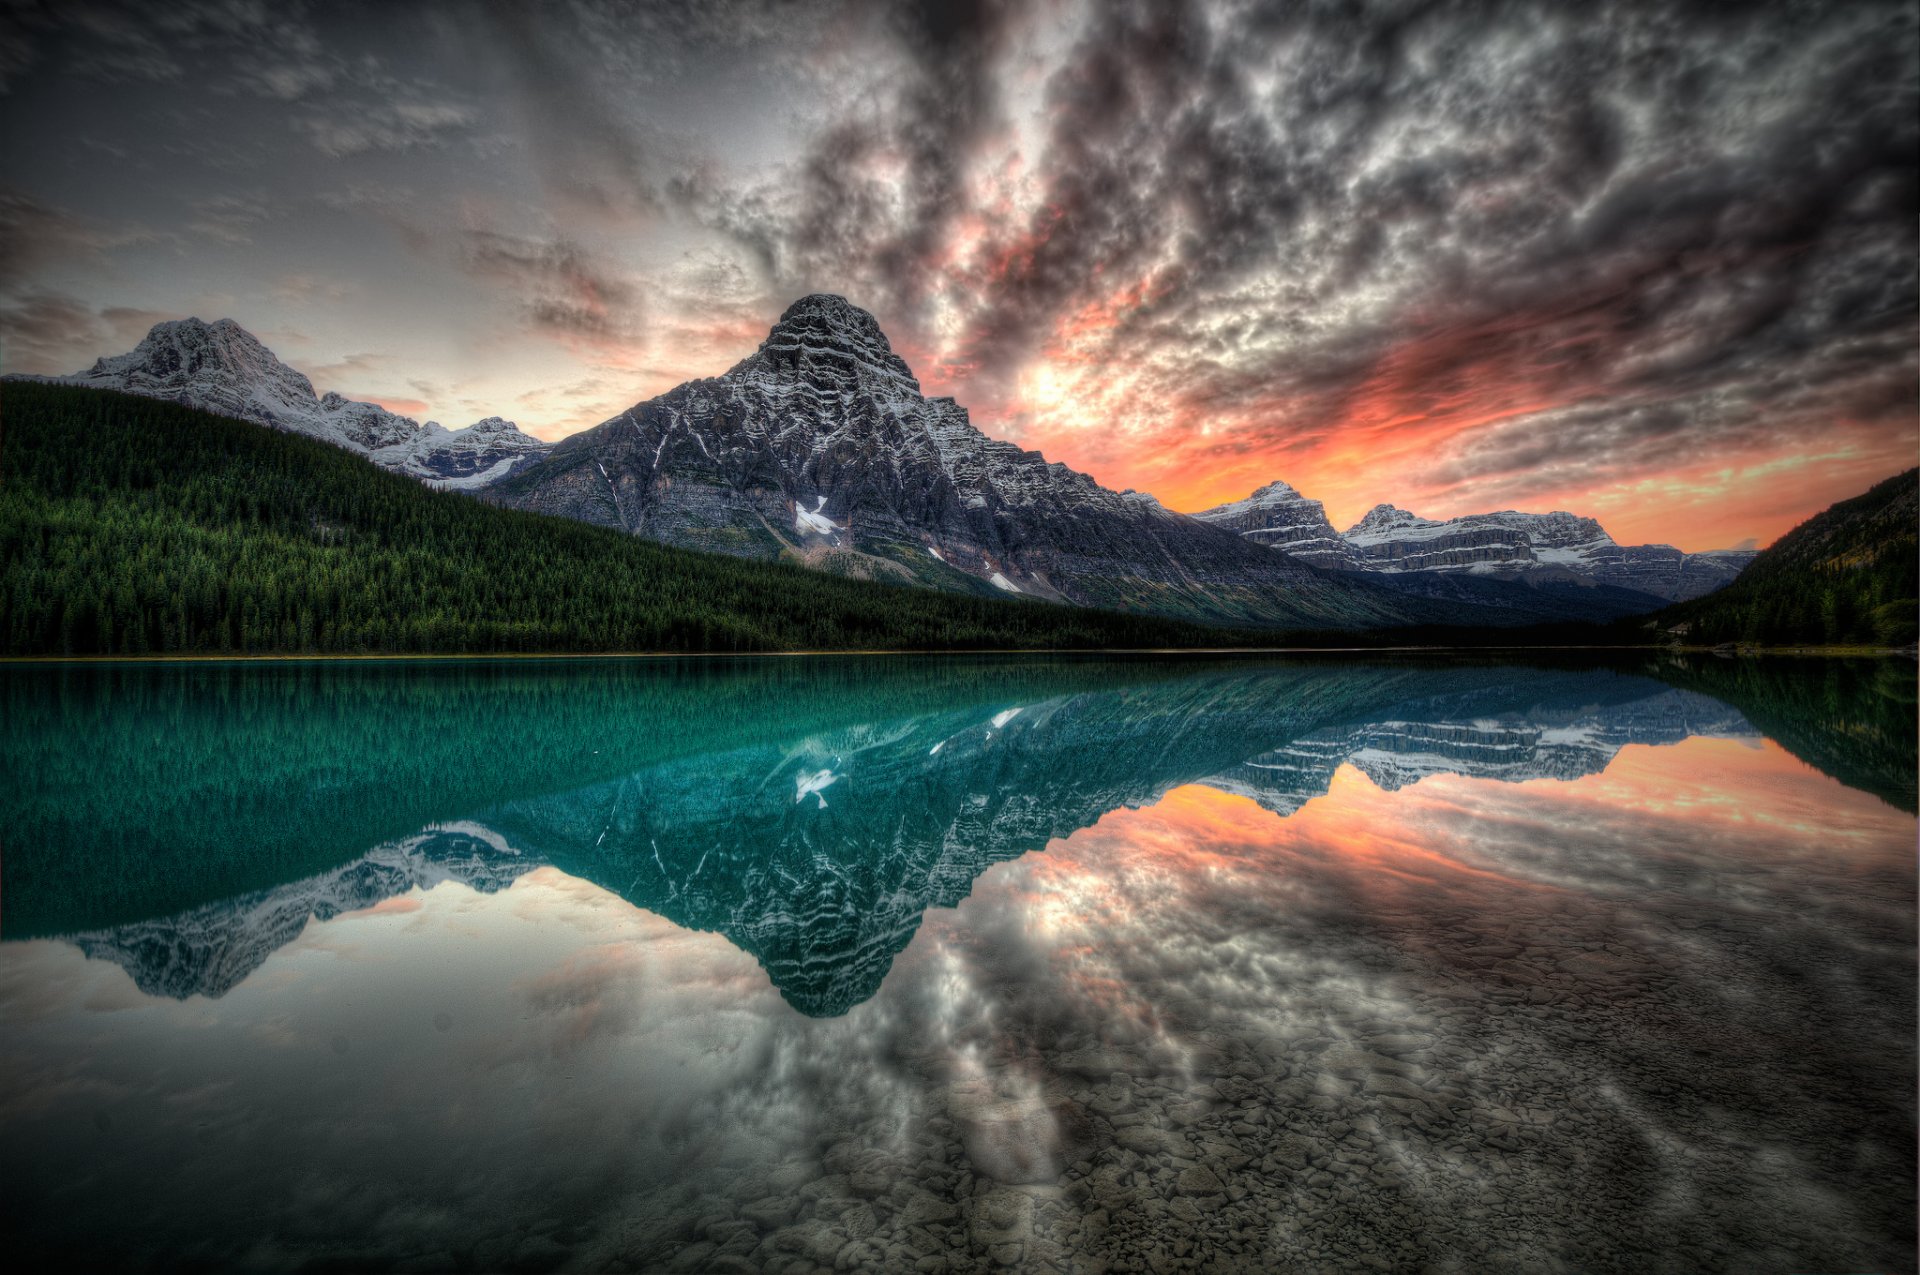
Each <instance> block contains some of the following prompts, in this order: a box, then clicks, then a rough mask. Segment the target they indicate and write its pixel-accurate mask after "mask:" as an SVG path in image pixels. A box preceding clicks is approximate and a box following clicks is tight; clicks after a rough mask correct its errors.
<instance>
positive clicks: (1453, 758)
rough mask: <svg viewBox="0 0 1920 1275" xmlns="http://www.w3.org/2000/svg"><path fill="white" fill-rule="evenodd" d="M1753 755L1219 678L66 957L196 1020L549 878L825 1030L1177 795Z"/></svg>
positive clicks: (434, 842) (309, 886)
mask: <svg viewBox="0 0 1920 1275" xmlns="http://www.w3.org/2000/svg"><path fill="white" fill-rule="evenodd" d="M1409 692H1417V693H1415V694H1411V695H1410V694H1409ZM1755 734H1756V732H1754V731H1753V729H1752V728H1751V727H1750V726H1748V725H1747V723H1746V721H1745V719H1744V718H1743V717H1742V716H1741V714H1740V713H1739V712H1737V711H1736V710H1734V709H1731V708H1729V707H1727V706H1726V705H1725V704H1722V703H1720V702H1719V701H1717V700H1713V699H1710V698H1708V697H1706V696H1703V695H1697V694H1692V693H1689V692H1685V691H1676V690H1672V689H1669V688H1666V687H1664V686H1661V685H1660V684H1659V683H1656V682H1652V681H1650V680H1647V679H1642V678H1632V677H1618V676H1615V675H1612V674H1604V673H1601V674H1596V673H1570V672H1566V673H1559V672H1548V671H1541V670H1512V669H1506V670H1486V669H1480V670H1459V671H1457V672H1449V673H1447V674H1444V675H1440V676H1437V677H1436V676H1435V675H1432V674H1428V675H1426V676H1424V677H1420V678H1408V677H1406V676H1405V675H1404V674H1403V673H1400V672H1396V671H1389V670H1376V671H1375V675H1373V676H1368V675H1365V674H1364V673H1356V674H1355V675H1353V676H1346V675H1342V676H1337V677H1326V676H1321V675H1304V676H1303V675H1300V674H1299V673H1297V672H1289V673H1280V674H1275V673H1239V674H1225V675H1210V676H1202V677H1193V678H1184V679H1175V680H1170V681H1165V682H1160V683H1157V684H1149V685H1145V686H1135V687H1130V688H1127V689H1122V690H1094V691H1080V692H1073V693H1067V694H1063V695H1058V696H1054V697H1050V698H1043V699H1040V700H1038V701H1027V702H1018V703H1006V704H1002V703H999V702H997V701H990V702H987V703H981V704H977V705H974V706H971V707H963V708H954V709H947V710H942V711H937V712H933V713H928V714H924V715H920V716H910V717H904V718H898V719H893V720H882V721H875V722H867V723H850V724H846V725H842V726H837V727H833V728H830V729H827V730H824V731H820V732H817V733H812V734H808V735H805V736H803V737H801V738H798V739H791V738H774V737H768V738H761V739H753V740H750V741H742V742H740V743H739V744H737V745H736V746H734V747H728V748H722V749H720V750H719V751H707V752H699V753H696V754H691V755H687V756H683V757H678V758H674V759H671V760H667V761H664V762H662V763H660V764H657V765H653V766H650V767H648V768H646V769H644V770H641V771H638V772H635V773H632V774H628V775H623V776H620V777H617V778H613V779H607V780H601V781H598V782H594V783H590V784H587V785H585V786H583V787H578V788H573V789H569V790H565V791H560V792H556V793H553V794H551V795H548V796H541V797H529V798H520V799H515V800H511V801H507V802H505V803H502V804H499V805H496V806H492V807H489V808H485V809H482V810H479V811H476V812H475V813H474V814H473V815H472V816H471V817H470V818H468V819H466V820H462V821H460V822H457V823H451V824H439V825H435V826H432V827H429V828H427V829H425V830H423V831H422V832H420V833H418V834H415V835H413V836H409V837H405V838H402V839H400V840H399V841H396V842H393V843H390V844H383V845H381V846H378V847H375V848H374V849H373V850H371V851H369V852H368V853H367V854H365V855H364V856H362V857H360V858H358V859H355V860H353V861H351V862H349V863H347V864H345V865H342V866H340V867H338V868H335V869H333V870H331V871H327V872H324V873H321V874H319V875H316V876H311V877H307V878H303V879H300V880H297V881H293V882H290V883H288V884H285V885H282V886H278V887H274V888H271V889H266V890H259V891H255V892H252V893H249V894H246V895H243V896H240V897H238V898H234V899H231V900H227V901H223V902H216V903H210V904H206V905H203V906H199V907H195V908H192V909H189V910H187V911H185V912H183V913H179V914H176V915H173V916H169V917H163V918H157V919H151V920H145V921H140V922H136V923H133V924H128V925H121V926H117V927H113V928H111V929H105V930H98V931H89V932H84V933H79V934H74V935H71V936H69V937H70V938H71V940H72V941H73V942H75V943H77V944H78V945H79V946H80V947H81V948H82V949H83V950H85V951H86V952H87V954H88V955H89V956H93V957H97V958H101V959H107V960H112V961H115V962H116V963H118V964H121V965H122V966H124V967H125V968H127V969H128V971H129V972H130V973H131V974H132V976H133V978H134V980H135V982H136V984H137V985H138V986H140V987H141V988H142V989H143V990H145V991H147V992H149V993H150V994H155V995H168V996H174V997H181V998H184V997H186V996H189V995H195V994H199V995H207V996H218V995H220V994H222V993H224V992H225V991H227V990H229V989H231V988H232V987H233V986H235V985H236V984H237V983H238V982H239V981H240V980H241V979H243V978H245V977H246V975H247V974H248V973H250V972H251V971H252V970H253V969H256V968H258V967H259V965H260V964H261V963H263V962H264V961H265V960H266V959H267V957H268V956H270V955H271V954H272V952H273V951H274V950H276V949H277V948H279V947H280V946H282V945H284V944H286V943H288V942H290V941H292V939H293V938H294V937H296V936H297V935H298V934H299V932H300V930H301V929H302V928H303V927H304V925H305V924H306V920H307V918H308V917H309V916H314V917H318V918H320V919H322V920H325V919H327V918H329V917H331V916H334V915H337V914H338V913H340V912H343V911H348V910H353V909H358V908H365V907H369V906H371V905H372V904H374V903H377V902H379V901H380V900H381V899H383V898H386V897H389V896H390V895H393V894H397V893H402V892H404V891H406V890H409V889H412V888H414V887H416V886H430V885H432V884H433V883H435V882H437V881H441V880H456V881H462V882H466V883H467V884H470V885H472V886H473V887H474V888H476V889H480V890H483V891H492V890H496V889H499V888H501V887H502V886H503V885H505V884H507V883H509V882H510V881H511V880H513V879H514V878H515V877H517V876H518V875H519V874H520V873H522V872H525V871H527V870H529V869H530V868H533V867H535V866H539V865H541V864H552V865H554V866H557V867H559V868H560V869H561V870H563V871H565V872H567V873H569V874H571V875H574V876H577V877H582V878H585V879H588V880H592V881H594V882H596V883H598V884H600V885H602V886H603V887H604V888H607V889H610V890H613V891H615V892H617V893H619V894H620V895H621V896H623V897H624V898H626V899H627V900H628V901H630V902H632V903H633V904H635V905H636V906H639V907H642V908H645V909H648V910H650V911H653V912H656V913H658V914H660V915H662V916H665V917H666V918H668V919H669V920H672V921H673V922H675V923H676V924H678V925H681V926H684V927H687V928H692V929H700V930H708V931H714V932H717V933H720V934H722V935H724V936H725V937H726V938H727V939H728V940H729V941H731V942H732V943H734V944H735V945H736V946H738V947H739V948H741V949H742V950H744V951H746V952H748V953H749V954H751V955H752V956H754V957H755V959H756V960H758V961H759V962H760V964H761V965H762V966H763V967H764V968H765V969H766V971H767V973H768V976H769V978H770V979H771V980H772V981H773V983H774V984H775V986H776V987H777V988H778V989H779V990H780V992H781V994H782V995H783V996H785V997H786V999H787V1000H788V1001H789V1002H790V1003H791V1004H793V1005H794V1006H795V1008H797V1009H799V1010H801V1011H802V1012H804V1013H807V1014H810V1015H815V1016H832V1015H838V1014H842V1013H845V1012H846V1011H847V1010H849V1009H851V1008H852V1007H853V1006H855V1005H857V1004H859V1003H861V1002H862V1001H864V1000H866V999H867V998H868V997H870V996H872V995H873V993H874V992H875V991H876V990H878V988H879V986H880V983H881V981H882V980H883V979H884V978H885V976H886V973H887V971H888V970H889V969H890V968H891V966H892V962H893V960H894V958H895V956H896V955H898V953H899V952H900V951H901V950H903V949H904V948H905V947H906V945H907V943H908V942H909V941H911V939H912V937H913V935H914V933H915V932H916V931H917V930H918V928H919V925H920V922H921V918H922V916H923V915H924V913H925V911H926V910H927V909H928V908H930V907H951V906H954V905H956V904H957V903H958V902H959V901H960V900H961V899H963V898H965V897H966V895H967V894H968V893H969V892H970V891H971V889H972V884H973V882H974V880H975V879H976V878H977V877H978V876H979V875H980V874H981V873H982V872H984V871H985V870H986V869H987V868H988V867H990V866H992V865H993V864H995V863H999V862H1003V861H1006V860H1010V859H1014V858H1018V857H1019V856H1021V855H1023V854H1026V853H1028V852H1031V851H1036V850H1040V849H1043V848H1044V847H1045V846H1046V845H1047V844H1048V843H1049V842H1050V841H1051V840H1053V839H1055V838H1058V837H1064V836H1066V835H1069V834H1070V833H1072V832H1074V831H1077V830H1078V829H1081V828H1084V827H1088V826H1090V825H1092V824H1093V823H1095V822H1097V821H1098V820H1099V819H1100V818H1101V816H1103V815H1105V814H1106V813H1108V812H1109V811H1112V810H1114V809H1117V808H1120V807H1122V806H1127V807H1140V806H1145V805H1150V804H1152V803H1153V802H1155V801H1158V800H1159V799H1160V797H1161V796H1163V795H1164V794H1165V793H1166V792H1167V791H1169V790H1170V789H1172V788H1174V787H1177V786H1180V785H1182V784H1189V783H1205V784H1208V785H1211V786H1213V787H1216V788H1219V789H1222V790H1224V791H1228V792H1232V793H1237V794H1241V795H1245V796H1248V797H1251V798H1252V799H1253V800H1255V801H1257V802H1258V803H1259V804H1261V805H1262V806H1264V807H1266V808H1267V809H1269V810H1272V811H1274V812H1276V813H1278V814H1280V815H1282V816H1285V815H1290V814H1292V813H1294V812H1295V811H1298V810H1299V809H1301V808H1302V807H1303V806H1304V805H1306V804H1307V803H1308V802H1309V801H1311V800H1312V799H1313V798H1315V797H1317V796H1319V795H1321V794H1324V793H1325V792H1326V791H1327V789H1328V785H1329V783H1330V782H1331V779H1332V777H1333V774H1334V772H1335V771H1336V770H1337V769H1338V767H1339V766H1340V765H1342V764H1344V763H1349V762H1350V763H1352V764H1354V765H1356V766H1358V767H1359V768H1360V769H1361V770H1363V771H1364V772H1365V773H1366V774H1368V775H1369V776H1370V777H1372V778H1373V779H1374V781H1375V782H1376V783H1378V784H1380V785H1381V786H1382V787H1384V788H1388V789H1398V788H1400V787H1402V786H1404V785H1406V784H1408V783H1411V782H1414V781H1415V780H1417V779H1419V778H1421V777H1424V776H1426V775H1431V774H1440V773H1453V774H1462V775H1469V776H1476V777H1481V778H1489V779H1497V780H1502V781H1515V782H1517V781H1521V780H1527V779H1538V778H1557V779H1571V778H1576V777H1578V776H1581V775H1587V774H1593V773H1597V772H1599V771H1601V770H1603V769H1604V768H1605V767H1606V765H1607V764H1608V762H1609V761H1610V760H1611V759H1612V757H1613V756H1614V754H1615V753H1616V752H1617V751H1618V750H1619V749H1620V748H1621V747H1622V746H1624V745H1625V744H1628V743H1642V744H1663V743H1673V742H1677V741H1679V740H1682V739H1685V738H1687V737H1689V736H1693V735H1707V736H1718V737H1751V736H1754V735H1755Z"/></svg>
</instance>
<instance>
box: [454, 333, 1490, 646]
mask: <svg viewBox="0 0 1920 1275" xmlns="http://www.w3.org/2000/svg"><path fill="white" fill-rule="evenodd" d="M485 499H487V500H489V501H493V502H496V503H499V504H504V505H509V506H512V507H514V508H519V509H526V510H532V511H535V512H539V513H549V514H559V515H561V516H563V517H568V518H575V519H578V520H580V521H583V522H590V523H594V524H596V525H599V526H603V527H613V528H617V529H619V530H621V531H624V532H627V533H630V534H633V535H638V536H644V537H646V538H648V539H652V540H658V541H661V542H663V543H666V544H673V545H680V546H683V547H686V548H693V549H708V550H716V551H719V552H723V553H730V554H736V555H739V556H742V557H750V558H766V559H776V558H784V559H787V560H790V561H796V562H802V563H805V564H807V565H809V566H813V567H818V568H822V569H825V570H828V571H832V572H836V573H839V574H843V575H851V576H856V577H862V578H870V579H876V580H892V581H898V582H901V583H912V584H919V585H925V586H931V587H934V588H939V589H949V590H955V591H961V592H972V593H989V594H990V593H996V592H997V593H1005V594H1019V595H1022V596H1027V597H1036V598H1046V599H1050V600H1054V601H1063V602H1072V603H1076V604H1079V605H1083V606H1096V607H1104V608H1110V609H1115V610H1130V611H1148V612H1154V613H1158V614H1163V615H1173V616H1178V617H1181V618H1186V619H1197V620H1204V621H1208V622H1212V623H1228V624H1248V625H1254V624H1257V625H1269V626H1271V625H1280V626H1290V627H1300V628H1337V627H1365V626H1380V625H1392V624H1399V623H1408V622H1415V621H1425V622H1435V623H1444V622H1447V621H1450V620H1451V621H1457V622H1462V623H1499V622H1500V621H1501V618H1502V617H1500V616H1499V615H1497V614H1495V613H1490V612H1489V613H1485V614H1482V613H1479V612H1478V611H1476V610H1475V608H1472V607H1464V608H1463V607H1460V606H1457V605H1454V604H1451V603H1428V602H1425V601H1422V600H1415V601H1412V602H1409V601H1407V600H1405V599H1403V598H1400V597H1398V596H1396V595H1395V594H1394V593H1392V592H1391V591H1389V590H1384V589H1379V588H1376V587H1373V586H1371V585H1370V584H1368V583H1366V582H1355V581H1352V580H1343V579H1339V578H1336V577H1331V576H1328V575H1326V574H1324V573H1321V572H1318V571H1315V570H1313V569H1312V568H1310V567H1308V566H1306V565H1305V564H1303V563H1298V562H1294V561H1292V560H1290V559H1287V558H1285V557H1283V556H1281V555H1275V554H1269V553H1266V552H1265V551H1264V550H1261V549H1259V548H1258V547H1257V546H1256V545H1253V544H1250V543H1248V542H1246V541H1244V540H1242V539H1241V538H1240V537H1239V536H1237V535H1234V534H1231V533H1229V532H1227V531H1225V530H1223V529H1221V528H1217V527H1212V526H1208V525H1206V524H1204V523H1201V522H1197V521H1195V520H1194V519H1192V518H1189V517H1186V516H1185V515H1183V514H1177V513H1174V512H1172V511H1171V510H1168V509H1166V508H1165V507H1163V506H1162V505H1161V504H1160V503H1159V502H1158V501H1156V500H1155V499H1153V497H1151V496H1146V495H1141V494H1139V493H1135V492H1114V491H1109V490H1108V489H1106V488H1104V487H1102V486H1100V485H1099V484H1098V483H1096V482H1095V481H1094V480H1093V479H1091V478H1089V477H1087V476H1086V475H1085V474H1081V473H1077V472H1075V471H1074V470H1071V469H1069V468H1067V467H1066V466H1065V465H1061V464H1049V463H1048V462H1047V460H1046V459H1045V458H1044V457H1043V456H1041V455H1040V453H1038V452H1033V451H1025V450H1023V449H1021V448H1019V447H1016V446H1014V445H1013V444H1011V443H1007V442H1001V441H997V440H994V439H990V438H988V437H987V436H986V435H985V434H982V433H981V432H980V431H979V430H977V429H975V428H974V427H973V425H972V423H971V422H970V421H969V420H968V417H967V412H966V409H965V408H963V407H961V406H960V405H959V404H957V403H955V402H954V401H953V400H952V399H951V398H938V397H935V398H928V397H926V396H925V395H924V394H923V393H922V392H921V389H920V383H919V382H918V381H917V380H915V379H914V376H913V373H912V372H911V371H910V370H909V369H908V367H907V365H906V363H905V362H904V361H902V360H901V358H900V357H899V355H897V354H896V353H894V351H893V349H892V347H891V345H890V344H889V343H888V341H887V338H886V336H885V334H884V333H882V332H881V330H880V326H879V324H878V323H876V322H875V320H874V318H873V316H872V315H870V314H868V313H867V312H866V311H865V310H862V309H860V308H859V307H858V306H855V305H852V304H851V303H849V302H848V301H846V300H845V299H844V298H841V297H837V296H826V295H815V296H808V297H803V298H801V299H800V300H798V301H796V302H795V303H794V304H793V305H792V306H790V307H788V309H787V311H786V313H784V314H783V315H781V317H780V321H779V322H778V323H776V324H775V325H774V326H773V329H772V330H771V331H770V332H769V333H768V335H767V339H766V340H765V341H764V342H763V343H762V344H761V345H760V348H759V349H758V350H756V351H755V352H754V353H753V354H751V355H749V356H748V357H747V358H745V359H743V360H741V361H740V362H739V363H738V364H736V365H735V366H734V367H733V368H732V369H730V370H729V371H727V372H726V373H725V374H724V375H721V376H719V377H716V378H713V379H710V380H699V381H691V382H688V383H687V384H685V385H681V386H679V387H678V388H676V389H673V390H670V391H668V392H667V393H665V394H662V395H661V396H659V397H658V398H654V399H650V400H648V401H646V402H643V403H639V404H637V405H635V406H634V407H632V408H630V409H629V410H627V411H625V412H622V413H621V414H620V415H618V416H616V417H614V418H613V419H612V420H610V421H607V422H605V423H604V424H602V425H599V426H597V427H595V428H594V429H591V430H588V431H586V432H584V433H581V434H577V435H575V436H573V437H572V438H569V439H567V440H565V441H564V442H562V443H560V444H559V445H558V446H556V447H555V448H554V450H553V452H552V454H551V455H549V456H548V457H547V458H546V459H545V460H543V461H541V462H539V463H538V464H535V465H532V466H529V467H528V468H527V469H525V470H523V471H522V472H520V473H517V474H515V475H513V476H512V477H510V478H508V479H506V480H505V481H503V482H500V483H498V484H496V485H494V486H493V487H491V488H489V489H488V490H487V492H486V493H485Z"/></svg>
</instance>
